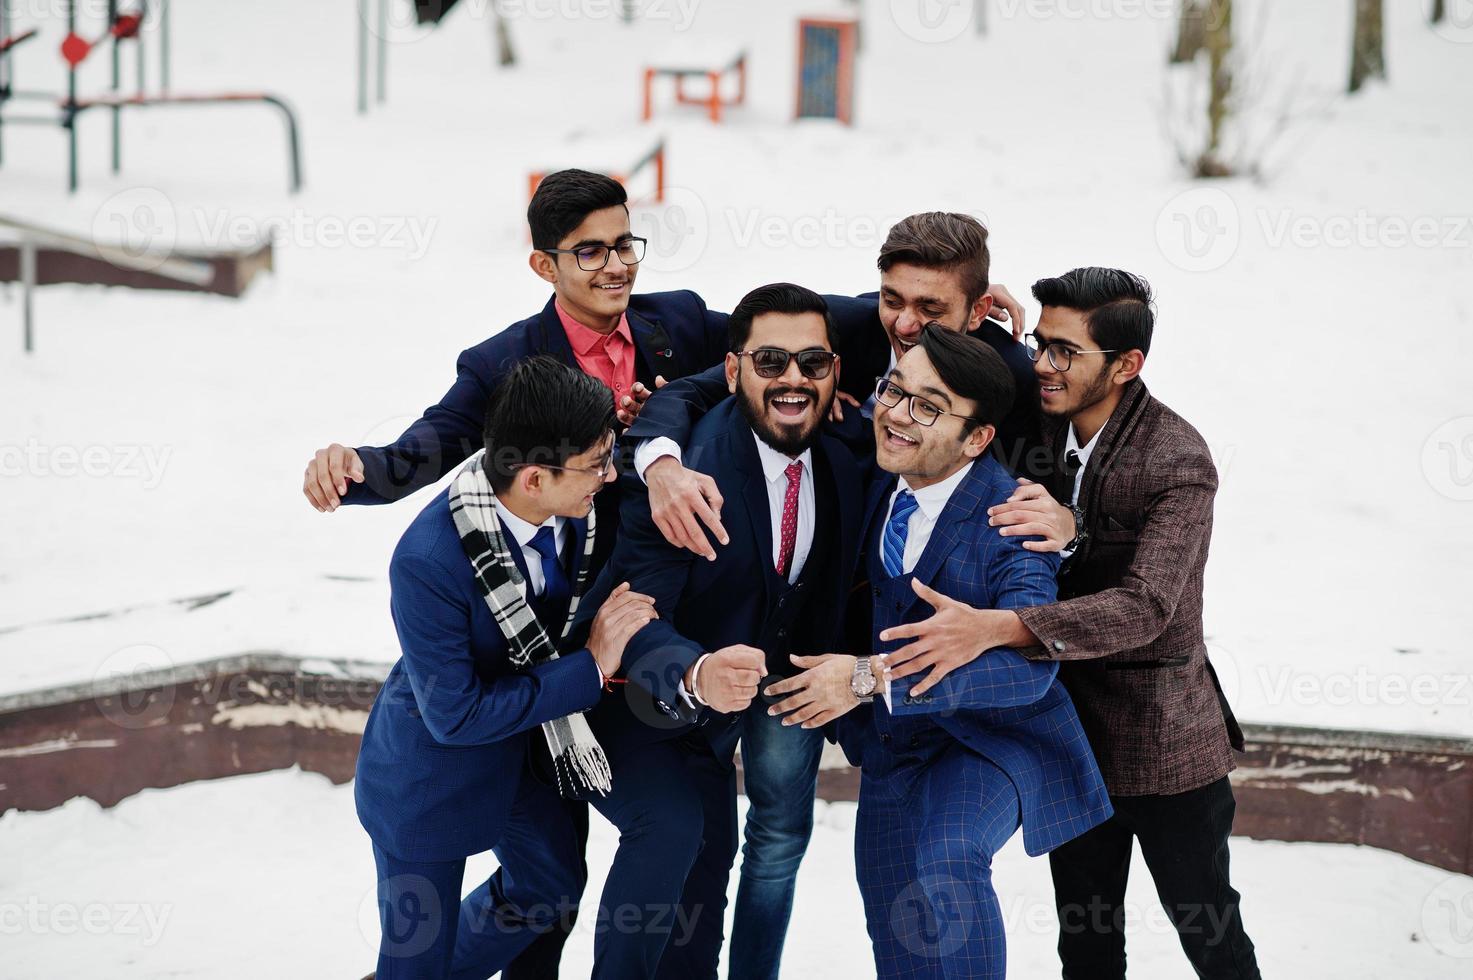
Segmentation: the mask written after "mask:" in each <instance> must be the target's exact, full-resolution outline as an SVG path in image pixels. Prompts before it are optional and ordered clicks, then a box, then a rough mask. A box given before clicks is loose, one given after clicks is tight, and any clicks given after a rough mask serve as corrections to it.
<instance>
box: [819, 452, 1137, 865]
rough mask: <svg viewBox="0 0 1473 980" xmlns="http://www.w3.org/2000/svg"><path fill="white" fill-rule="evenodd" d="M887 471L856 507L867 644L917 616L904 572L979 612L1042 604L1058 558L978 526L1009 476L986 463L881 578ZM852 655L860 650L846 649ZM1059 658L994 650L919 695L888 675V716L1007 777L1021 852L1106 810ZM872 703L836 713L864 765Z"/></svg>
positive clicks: (845, 740)
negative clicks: (909, 565)
mask: <svg viewBox="0 0 1473 980" xmlns="http://www.w3.org/2000/svg"><path fill="white" fill-rule="evenodd" d="M895 480H896V478H895V476H894V475H893V474H887V475H886V477H885V478H884V479H876V480H875V481H874V484H873V486H872V487H871V488H870V495H869V501H868V503H867V505H866V508H865V513H866V520H865V528H866V533H865V536H864V556H863V561H864V566H865V568H866V569H867V571H868V578H869V582H868V588H867V591H868V594H869V596H870V598H871V599H872V603H873V604H872V606H871V610H872V621H871V623H870V624H869V636H870V643H871V649H872V650H873V651H874V652H875V653H885V652H887V651H889V650H893V649H896V648H898V647H900V646H902V645H903V644H904V643H905V642H906V641H898V642H891V643H883V642H881V641H880V638H879V636H880V633H881V632H882V631H883V630H886V629H889V628H891V627H894V626H899V625H901V624H904V623H914V622H919V621H920V620H923V619H926V618H928V617H929V616H930V615H931V614H932V612H933V610H932V609H931V607H930V606H929V605H928V604H927V603H925V602H923V601H922V600H921V599H920V597H919V596H917V595H916V594H915V590H914V589H913V588H912V586H911V579H913V578H915V579H919V580H920V581H921V582H922V583H924V584H926V585H929V586H930V587H931V588H933V589H935V590H936V591H937V592H940V593H941V594H942V595H945V596H948V597H950V598H952V599H955V600H957V601H959V602H963V603H966V604H967V605H970V606H974V607H976V608H979V609H1019V608H1023V607H1026V606H1036V605H1042V604H1046V603H1050V602H1053V601H1054V599H1055V594H1056V586H1055V581H1054V577H1055V575H1056V573H1057V571H1058V567H1059V556H1058V555H1057V554H1053V553H1047V554H1045V553H1039V552H1034V551H1029V550H1027V549H1026V548H1024V547H1023V544H1022V541H1023V539H1021V538H1016V537H1012V538H1005V537H1003V536H1002V535H1000V534H998V529H997V528H994V527H989V526H988V524H987V508H988V507H991V506H994V505H996V504H1000V503H1002V502H1003V501H1004V500H1006V499H1007V498H1008V497H1009V495H1011V494H1012V492H1013V490H1014V489H1016V487H1017V484H1016V483H1015V482H1014V480H1013V479H1012V477H1011V476H1010V475H1009V474H1008V472H1007V471H1006V470H1005V469H1004V468H1003V467H1002V465H1001V464H1000V463H998V462H997V460H995V459H992V458H991V457H986V456H984V457H982V458H980V459H978V460H977V461H976V463H975V464H974V465H973V466H972V470H971V472H970V473H968V474H967V476H966V478H965V479H964V480H963V481H962V483H961V485H960V486H959V487H957V489H956V492H955V493H953V494H952V496H951V499H950V500H949V501H948V502H947V504H946V508H945V510H943V511H942V513H941V516H940V518H939V519H938V520H937V522H936V526H935V528H934V529H933V530H932V532H931V538H930V540H929V541H928V542H927V543H926V548H925V550H924V551H923V552H922V553H921V557H920V559H919V560H918V561H917V562H916V566H915V569H914V571H913V572H912V573H911V574H909V575H900V576H896V577H894V578H892V577H891V576H890V575H889V574H888V573H887V572H886V571H885V569H884V566H883V564H882V563H881V561H880V558H879V542H880V535H881V533H882V532H883V528H884V525H885V522H886V520H887V518H888V513H887V510H886V507H887V505H888V502H889V500H890V494H891V493H892V492H893V491H894V489H895ZM857 652H859V653H860V654H861V655H863V652H864V651H862V650H860V651H857ZM1057 674H1058V665H1057V664H1055V663H1051V662H1039V661H1030V660H1027V659H1025V658H1024V657H1023V656H1021V655H1020V654H1019V653H1018V652H1017V651H1015V650H1012V649H1009V648H1006V647H998V648H996V649H993V650H988V651H986V652H984V653H983V654H982V655H981V656H979V657H977V659H975V660H973V661H972V662H971V663H969V664H967V665H965V666H963V667H960V668H958V669H957V670H954V671H953V672H952V673H950V674H948V675H947V676H946V678H945V679H944V680H942V681H941V682H940V683H939V684H937V685H936V686H935V687H933V688H932V689H931V690H929V691H927V692H926V693H925V694H922V695H921V696H920V697H913V696H912V695H911V694H910V693H909V692H910V689H911V688H912V687H913V686H914V684H915V683H916V682H917V681H918V680H919V679H920V677H921V676H923V675H912V676H910V677H905V678H901V679H899V680H897V681H894V682H893V684H892V689H891V698H890V701H891V705H892V708H891V709H890V710H891V711H892V713H893V714H894V715H895V716H897V717H899V716H911V715H923V716H925V717H926V718H927V719H928V720H930V721H932V722H933V723H934V724H935V725H937V726H939V727H940V728H942V729H944V730H945V731H946V732H947V733H948V734H950V735H951V736H952V737H953V738H955V739H957V740H958V741H960V742H962V743H963V744H964V745H966V746H967V747H968V748H969V749H971V750H972V751H974V752H976V753H977V754H979V755H981V756H984V757H986V758H987V759H988V760H990V761H991V762H992V763H994V764H995V765H997V766H998V767H999V768H1001V769H1002V770H1003V771H1005V772H1006V773H1007V774H1008V776H1009V777H1010V778H1011V779H1012V781H1013V783H1014V785H1015V786H1016V787H1017V790H1018V797H1019V799H1020V800H1021V803H1022V818H1023V842H1024V846H1025V847H1026V848H1027V850H1028V853H1030V854H1041V853H1043V852H1045V851H1049V850H1052V849H1053V848H1055V847H1057V846H1059V845H1060V844H1062V843H1064V842H1065V841H1068V840H1071V839H1073V838H1074V837H1077V836H1078V835H1079V834H1082V833H1084V832H1085V831H1086V830H1088V829H1090V828H1091V827H1093V826H1095V825H1096V824H1098V823H1100V822H1101V821H1103V820H1105V819H1106V818H1108V817H1109V816H1110V814H1111V812H1112V809H1111V806H1110V798H1109V795H1108V794H1107V793H1106V791H1105V783H1104V780H1103V778H1102V777H1101V776H1100V770H1099V767H1098V766H1097V765H1096V764H1095V758H1094V754H1093V753H1092V752H1091V751H1090V747H1089V742H1088V740H1087V739H1086V738H1085V735H1084V729H1083V727H1082V726H1081V725H1080V723H1079V716H1078V715H1077V714H1076V713H1075V711H1074V703H1073V702H1072V701H1071V700H1070V699H1069V695H1068V693H1067V692H1066V691H1065V690H1064V686H1063V685H1062V684H1060V683H1059V681H1058V679H1057ZM884 710H886V709H885V708H884V707H883V705H882V704H881V703H880V702H879V701H878V699H877V701H876V703H875V704H874V705H873V706H870V707H867V708H862V709H858V710H856V711H853V712H851V713H850V714H848V715H845V716H844V717H842V718H840V719H839V724H838V726H837V732H838V735H839V741H840V743H841V744H842V745H843V746H844V750H845V753H846V754H847V755H848V756H849V758H850V761H851V762H853V763H855V764H856V765H858V764H863V763H864V762H865V761H866V759H869V760H873V758H874V756H873V755H872V754H871V753H874V752H885V751H888V747H887V746H883V745H882V744H880V743H879V730H878V728H877V720H876V718H875V717H874V715H875V714H876V713H878V712H881V711H884Z"/></svg>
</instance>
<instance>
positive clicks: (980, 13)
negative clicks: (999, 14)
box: [972, 0, 987, 37]
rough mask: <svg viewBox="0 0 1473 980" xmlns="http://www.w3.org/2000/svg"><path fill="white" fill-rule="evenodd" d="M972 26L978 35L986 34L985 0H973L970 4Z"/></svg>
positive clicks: (983, 35)
mask: <svg viewBox="0 0 1473 980" xmlns="http://www.w3.org/2000/svg"><path fill="white" fill-rule="evenodd" d="M972 18H973V26H974V27H976V28H977V36H978V37H986V36H987V0H975V2H974V3H973V4H972Z"/></svg>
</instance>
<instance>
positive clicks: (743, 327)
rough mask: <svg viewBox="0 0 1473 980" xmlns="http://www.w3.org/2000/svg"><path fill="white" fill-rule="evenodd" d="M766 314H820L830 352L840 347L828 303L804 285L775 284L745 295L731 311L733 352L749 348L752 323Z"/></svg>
mask: <svg viewBox="0 0 1473 980" xmlns="http://www.w3.org/2000/svg"><path fill="white" fill-rule="evenodd" d="M763 313H792V314H797V313H817V314H818V315H819V316H821V317H823V327H824V331H825V332H826V334H827V335H828V338H827V339H828V343H829V350H834V349H835V348H836V347H838V338H837V337H836V335H835V334H834V318H833V317H832V316H830V315H829V304H828V303H826V302H824V298H823V297H822V296H820V295H818V294H817V293H815V292H814V291H813V290H811V289H808V288H807V287H805V286H795V285H793V284H792V283H790V282H775V283H772V284H770V285H767V286H758V287H757V288H756V289H754V290H752V291H751V292H750V293H748V294H747V295H745V296H743V297H742V301H741V302H740V303H738V304H737V305H736V309H734V310H732V311H731V316H730V317H728V318H727V321H726V342H727V346H728V347H729V348H730V349H731V350H732V352H733V353H735V352H736V351H739V350H743V349H745V348H746V346H747V340H748V338H750V337H751V336H752V321H753V320H755V319H756V318H757V317H759V316H761V315H762V314H763Z"/></svg>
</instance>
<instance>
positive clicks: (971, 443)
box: [962, 425, 997, 459]
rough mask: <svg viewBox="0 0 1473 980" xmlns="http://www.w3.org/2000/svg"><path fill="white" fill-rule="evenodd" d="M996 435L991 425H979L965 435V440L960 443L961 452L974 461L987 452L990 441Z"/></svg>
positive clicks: (994, 428)
mask: <svg viewBox="0 0 1473 980" xmlns="http://www.w3.org/2000/svg"><path fill="white" fill-rule="evenodd" d="M996 435H997V429H996V427H994V426H991V425H979V426H977V427H976V428H975V429H973V430H972V431H971V432H969V433H967V438H966V441H965V442H964V443H962V452H963V453H965V454H966V455H967V456H969V457H971V458H972V459H976V458H977V457H978V456H981V455H982V454H983V453H985V452H986V451H987V447H988V446H990V445H992V439H993V437H994V436H996Z"/></svg>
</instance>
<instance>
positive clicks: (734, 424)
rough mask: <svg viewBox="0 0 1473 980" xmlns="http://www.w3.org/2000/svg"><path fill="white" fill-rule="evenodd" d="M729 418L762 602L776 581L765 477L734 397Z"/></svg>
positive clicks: (770, 517)
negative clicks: (760, 575) (761, 572)
mask: <svg viewBox="0 0 1473 980" xmlns="http://www.w3.org/2000/svg"><path fill="white" fill-rule="evenodd" d="M728 410H729V411H730V413H731V418H730V419H729V420H728V431H729V432H730V434H731V446H732V450H733V453H732V456H733V459H732V462H733V463H735V464H736V470H737V472H738V473H739V474H741V476H742V503H743V505H744V507H745V509H746V512H747V521H748V522H749V523H750V524H751V525H752V542H753V544H754V545H755V546H756V548H757V562H758V565H759V566H760V567H761V568H762V569H763V570H764V574H763V576H762V588H763V591H764V596H763V602H764V603H766V602H768V601H770V599H771V597H772V586H773V585H774V584H776V578H777V570H776V568H774V567H773V562H772V555H773V550H772V514H771V512H770V510H769V505H768V501H767V477H766V476H765V475H764V474H763V472H762V460H761V459H760V458H758V456H757V436H756V435H755V434H754V433H753V432H752V427H751V426H750V425H748V424H747V420H746V419H745V418H743V417H742V413H741V411H740V410H739V409H738V408H737V406H736V401H735V399H732V400H731V401H730V402H729V404H728Z"/></svg>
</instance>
